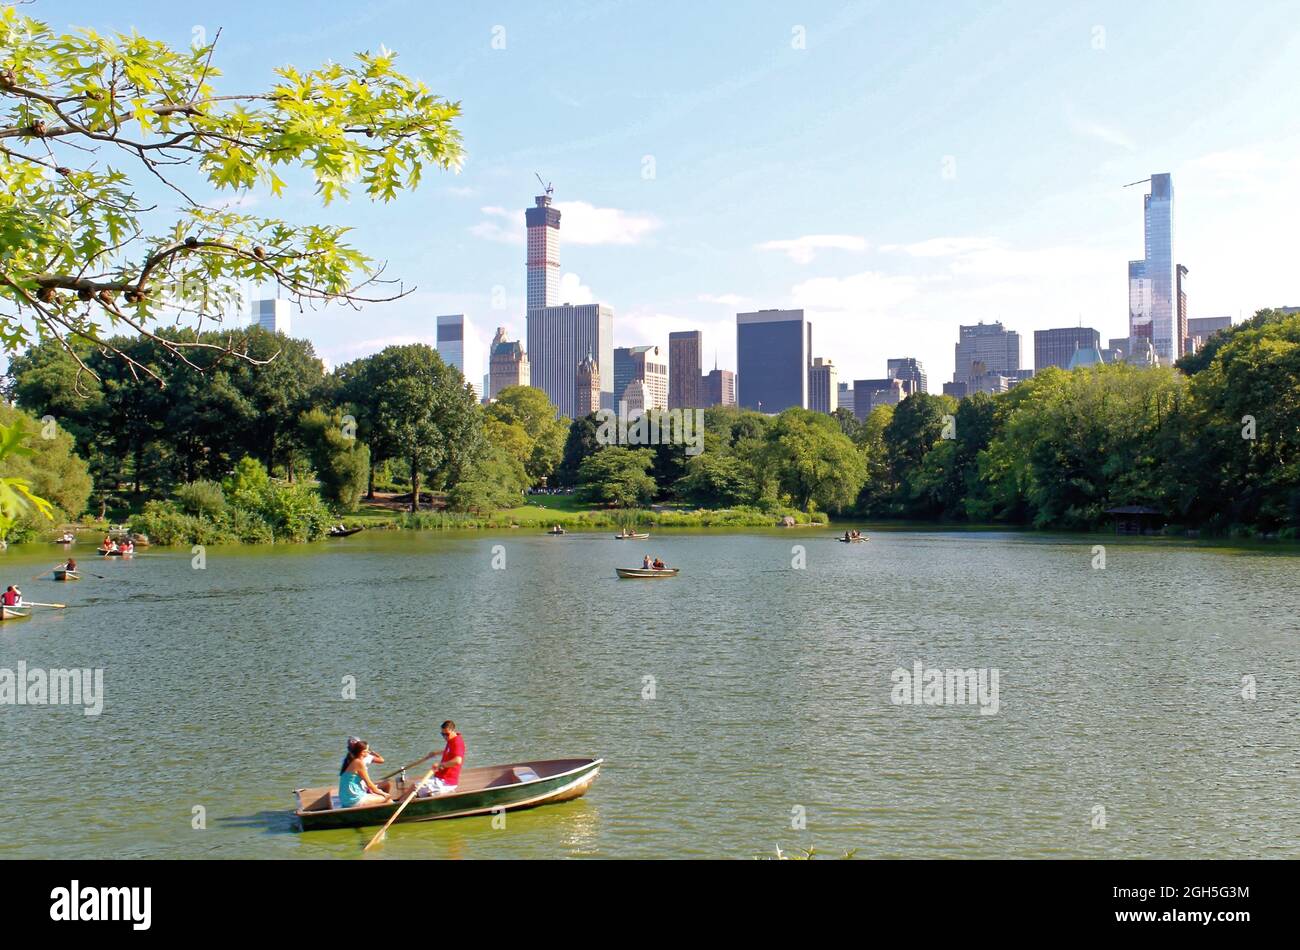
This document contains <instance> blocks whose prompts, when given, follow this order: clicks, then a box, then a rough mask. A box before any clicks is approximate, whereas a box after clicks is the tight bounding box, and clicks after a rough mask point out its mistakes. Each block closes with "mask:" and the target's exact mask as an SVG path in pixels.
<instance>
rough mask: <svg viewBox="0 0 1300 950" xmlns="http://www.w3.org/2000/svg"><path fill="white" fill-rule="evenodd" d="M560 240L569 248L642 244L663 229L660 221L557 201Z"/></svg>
mask: <svg viewBox="0 0 1300 950" xmlns="http://www.w3.org/2000/svg"><path fill="white" fill-rule="evenodd" d="M555 207H556V208H558V209H559V211H560V240H561V241H563V242H564V243H566V244H639V243H641V240H642V238H644V237H645V236H646V235H648V234H649V233H650V232H651V231H653V230H655V229H656V228H658V227H660V226H661V222H660V221H659V219H658V218H656V217H654V216H653V215H649V214H635V213H633V212H631V211H623V210H621V209H619V208H597V207H596V206H594V205H591V204H588V203H587V202H585V201H557V202H556V203H555Z"/></svg>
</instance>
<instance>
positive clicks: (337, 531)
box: [329, 528, 362, 538]
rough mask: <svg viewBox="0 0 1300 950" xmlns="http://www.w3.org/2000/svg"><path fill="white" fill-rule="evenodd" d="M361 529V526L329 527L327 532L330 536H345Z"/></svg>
mask: <svg viewBox="0 0 1300 950" xmlns="http://www.w3.org/2000/svg"><path fill="white" fill-rule="evenodd" d="M361 530H362V529H361V528H330V532H329V534H330V537H331V538H346V537H348V536H349V535H353V534H356V533H357V532H358V531H361Z"/></svg>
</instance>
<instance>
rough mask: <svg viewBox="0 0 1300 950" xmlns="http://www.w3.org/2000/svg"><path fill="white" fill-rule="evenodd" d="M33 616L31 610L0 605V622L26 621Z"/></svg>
mask: <svg viewBox="0 0 1300 950" xmlns="http://www.w3.org/2000/svg"><path fill="white" fill-rule="evenodd" d="M31 615H32V612H31V611H30V610H19V609H18V608H17V607H5V606H3V605H0V620H26V619H27V618H28V617H30V616H31Z"/></svg>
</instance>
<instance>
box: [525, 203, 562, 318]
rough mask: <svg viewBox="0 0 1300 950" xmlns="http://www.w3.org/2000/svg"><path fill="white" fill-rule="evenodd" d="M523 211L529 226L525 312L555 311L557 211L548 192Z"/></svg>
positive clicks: (558, 255) (558, 227)
mask: <svg viewBox="0 0 1300 950" xmlns="http://www.w3.org/2000/svg"><path fill="white" fill-rule="evenodd" d="M533 201H535V202H536V206H535V207H532V208H527V209H525V210H524V222H525V223H526V224H527V225H528V309H529V310H533V309H535V308H538V307H554V306H555V305H556V304H558V303H559V302H560V301H559V300H558V299H556V298H557V296H558V293H559V288H560V210H559V209H558V208H552V207H551V195H550V192H549V191H548V192H547V193H546V194H544V195H538V196H537V197H535V198H534V199H533Z"/></svg>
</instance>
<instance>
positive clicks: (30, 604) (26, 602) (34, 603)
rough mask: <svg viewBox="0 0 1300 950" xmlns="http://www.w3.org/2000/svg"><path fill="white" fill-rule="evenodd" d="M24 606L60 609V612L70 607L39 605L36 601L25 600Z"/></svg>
mask: <svg viewBox="0 0 1300 950" xmlns="http://www.w3.org/2000/svg"><path fill="white" fill-rule="evenodd" d="M22 605H23V606H24V607H58V608H59V609H60V610H61V609H63V608H64V607H67V606H68V605H67V604H38V603H37V602H36V601H34V600H24V601H23V603H22Z"/></svg>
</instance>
